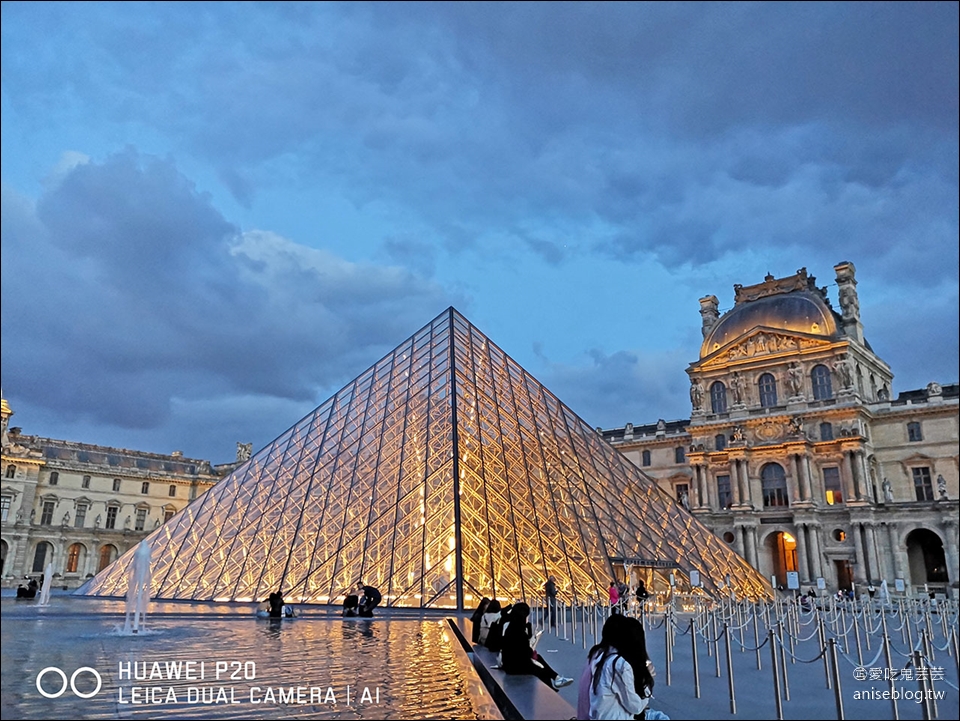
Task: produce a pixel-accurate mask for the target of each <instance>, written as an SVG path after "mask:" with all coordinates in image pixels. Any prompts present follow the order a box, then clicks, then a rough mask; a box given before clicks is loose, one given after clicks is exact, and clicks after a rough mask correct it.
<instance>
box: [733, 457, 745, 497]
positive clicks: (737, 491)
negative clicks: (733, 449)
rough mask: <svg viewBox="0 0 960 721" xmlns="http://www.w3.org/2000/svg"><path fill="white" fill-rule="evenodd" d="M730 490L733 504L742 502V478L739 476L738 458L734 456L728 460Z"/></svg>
mask: <svg viewBox="0 0 960 721" xmlns="http://www.w3.org/2000/svg"><path fill="white" fill-rule="evenodd" d="M730 470H731V471H732V473H731V477H730V491H731V492H732V493H733V505H734V506H739V505H740V504H742V503H743V479H742V478H741V477H740V459H739V458H734V459H732V460H731V461H730Z"/></svg>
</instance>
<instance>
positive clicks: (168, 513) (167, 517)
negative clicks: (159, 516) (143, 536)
mask: <svg viewBox="0 0 960 721" xmlns="http://www.w3.org/2000/svg"><path fill="white" fill-rule="evenodd" d="M175 513H176V511H171V510H169V509H168V510H166V511H164V512H163V522H164V523H166V522H167V521H169V520H170V519H171V518H173V514H175Z"/></svg>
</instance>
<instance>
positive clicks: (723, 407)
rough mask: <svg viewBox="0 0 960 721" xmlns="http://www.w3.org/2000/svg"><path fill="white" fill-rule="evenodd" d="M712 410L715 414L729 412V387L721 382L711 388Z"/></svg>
mask: <svg viewBox="0 0 960 721" xmlns="http://www.w3.org/2000/svg"><path fill="white" fill-rule="evenodd" d="M710 408H711V409H712V410H713V412H714V413H726V412H727V387H726V386H725V385H723V383H721V382H720V381H716V382H715V383H714V384H713V385H711V386H710Z"/></svg>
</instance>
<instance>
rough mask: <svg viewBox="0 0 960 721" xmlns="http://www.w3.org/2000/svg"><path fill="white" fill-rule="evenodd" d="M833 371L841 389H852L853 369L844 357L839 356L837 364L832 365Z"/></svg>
mask: <svg viewBox="0 0 960 721" xmlns="http://www.w3.org/2000/svg"><path fill="white" fill-rule="evenodd" d="M833 370H834V371H836V373H837V378H839V379H840V387H841V388H852V387H853V368H852V367H851V363H850V360H849V359H848V358H847V357H846V356H841V357H840V358H839V359H838V360H837V362H836V363H834V364H833Z"/></svg>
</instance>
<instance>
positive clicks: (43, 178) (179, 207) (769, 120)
mask: <svg viewBox="0 0 960 721" xmlns="http://www.w3.org/2000/svg"><path fill="white" fill-rule="evenodd" d="M958 64H960V59H958V4H957V3H954V2H949V3H942V4H938V3H932V4H925V3H904V4H887V3H882V4H872V3H860V2H858V3H849V4H825V3H810V4H806V3H801V4H790V3H770V4H764V3H760V4H706V3H680V4H671V3H664V4H659V3H653V4H628V3H613V4H600V3H589V4H575V3H563V4H553V3H530V4H517V5H512V4H484V3H479V2H471V3H464V4H438V5H434V4H413V5H407V4H404V3H400V2H396V3H389V4H383V5H377V4H373V5H368V4H345V5H340V4H323V5H314V4H292V5H285V4H274V3H269V4H264V5H249V4H239V3H216V4H211V5H204V4H201V3H190V4H176V3H150V4H120V3H103V4H98V3H94V4H82V3H63V4H61V3H57V4H45V3H26V2H5V3H3V5H2V164H0V165H2V202H3V208H2V243H3V246H2V311H0V315H2V361H3V366H2V367H3V377H2V384H3V394H4V397H6V398H7V399H8V401H9V402H10V404H11V406H12V407H13V409H14V411H15V412H16V416H15V417H14V419H13V422H12V423H13V425H18V426H21V427H23V430H24V432H25V433H34V434H40V435H45V436H50V437H55V438H67V439H71V440H80V441H86V442H90V443H101V444H107V445H116V446H124V447H131V448H136V449H140V450H148V451H155V452H163V453H166V452H170V451H172V450H174V449H180V450H183V452H184V453H185V454H187V455H188V456H192V457H200V458H209V459H211V460H213V461H214V462H225V461H229V460H232V459H233V457H234V454H235V443H236V442H237V441H252V442H253V444H254V447H255V449H257V448H260V447H262V446H263V445H265V444H267V443H268V442H270V441H271V440H272V439H273V438H274V437H275V436H277V435H278V434H279V433H280V432H282V431H283V430H284V429H286V428H287V427H289V426H290V425H292V424H293V423H294V422H295V421H296V420H297V419H299V418H300V417H301V416H303V415H304V414H306V413H307V412H309V411H311V410H312V409H313V408H314V407H315V406H317V405H319V403H321V402H322V401H323V400H325V399H326V398H327V397H328V396H330V395H331V394H332V393H333V392H335V391H336V390H337V389H338V388H340V387H341V386H342V385H343V384H344V383H346V382H347V381H349V380H350V379H351V378H353V377H354V376H356V375H357V374H359V373H360V372H361V371H363V370H365V369H366V368H367V367H368V366H369V365H371V364H372V363H373V362H374V361H376V360H377V359H378V358H379V357H380V356H381V355H383V354H384V353H386V352H387V351H389V350H391V349H392V348H393V347H394V346H396V345H397V344H399V343H400V342H401V341H402V340H404V339H405V338H406V337H408V336H409V335H411V334H412V333H413V332H414V331H416V330H417V329H418V328H419V327H421V326H422V325H424V324H425V323H426V322H428V321H429V320H430V319H432V318H433V317H434V316H436V315H437V314H439V313H440V312H441V311H442V310H443V309H444V308H446V307H447V306H449V305H454V306H456V307H457V308H458V309H459V310H460V311H461V312H463V313H464V315H466V316H467V317H468V318H469V319H470V320H471V321H473V322H474V323H475V324H476V325H477V326H478V327H479V328H480V329H481V330H482V331H483V332H484V333H486V334H487V335H488V336H490V338H491V339H493V340H494V341H495V342H496V343H498V344H499V345H500V346H501V347H502V348H504V350H506V351H507V352H508V353H509V354H510V355H512V356H513V357H514V358H515V359H516V360H517V361H519V362H520V363H521V364H522V365H524V366H525V367H526V368H527V369H528V370H529V371H530V372H532V373H533V374H534V375H535V376H537V377H538V378H539V379H540V380H541V381H542V382H543V383H545V384H546V385H547V386H548V387H549V388H551V389H552V390H553V391H554V392H555V393H556V394H557V395H558V396H559V397H560V398H561V399H563V400H564V401H566V402H567V404H568V405H570V406H571V407H572V408H573V409H574V410H576V411H577V412H578V413H579V414H580V415H581V416H583V417H584V418H585V419H586V420H587V421H588V422H589V423H590V424H591V425H598V426H605V427H611V426H619V425H622V424H623V423H625V422H627V421H631V422H634V423H644V422H652V421H656V420H657V419H658V418H665V419H668V420H670V419H676V418H683V417H689V400H688V395H687V388H688V383H687V378H686V375H685V373H684V369H685V367H686V366H687V364H688V363H690V362H691V361H694V360H696V358H697V355H698V351H699V345H700V341H701V334H700V316H699V312H698V311H699V304H698V298H700V297H701V296H703V295H707V294H711V293H712V294H715V295H717V296H718V297H719V298H720V306H721V309H727V308H729V307H731V306H732V305H733V292H732V286H733V284H734V283H743V284H751V283H756V282H759V281H761V280H762V279H763V276H764V275H765V274H766V273H767V272H771V273H773V274H774V275H777V276H784V275H788V274H791V273H793V272H794V271H796V270H797V269H798V268H800V267H804V266H805V267H806V268H808V270H809V272H810V273H811V274H813V275H816V276H817V277H818V284H820V285H830V289H829V290H830V293H831V295H832V297H833V299H834V301H835V300H836V287H835V285H834V274H833V266H834V265H835V264H836V263H838V262H839V261H842V260H849V261H852V262H854V263H855V264H856V266H857V277H858V280H859V287H858V290H859V292H860V304H861V310H862V316H863V320H864V325H865V329H866V335H867V338H868V340H869V341H870V342H871V344H872V345H873V347H874V348H875V349H876V350H877V352H878V353H879V354H880V355H881V356H882V357H883V358H885V359H886V360H887V361H888V362H889V363H890V364H891V366H892V367H893V370H894V373H895V375H896V378H895V387H894V392H898V391H903V390H908V389H912V388H918V387H922V386H924V385H926V384H927V383H928V382H929V381H931V380H937V381H939V382H941V383H948V382H955V381H957V379H958V376H960V373H958V310H957V309H958V250H957V249H958V201H957V198H958Z"/></svg>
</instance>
